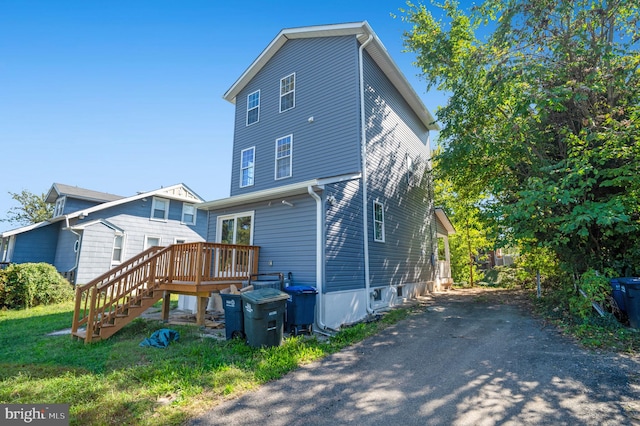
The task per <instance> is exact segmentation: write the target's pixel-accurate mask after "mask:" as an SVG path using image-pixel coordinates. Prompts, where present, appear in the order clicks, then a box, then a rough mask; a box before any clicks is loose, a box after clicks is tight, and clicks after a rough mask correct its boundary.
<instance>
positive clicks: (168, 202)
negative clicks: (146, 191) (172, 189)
mask: <svg viewBox="0 0 640 426" xmlns="http://www.w3.org/2000/svg"><path fill="white" fill-rule="evenodd" d="M159 201H163V202H166V204H165V205H166V206H167V208H166V209H165V211H164V218H162V219H161V218H157V217H153V212H154V211H155V210H156V202H159ZM170 206H171V202H170V201H169V200H168V199H167V198H160V197H153V202H152V203H151V218H150V219H151V220H157V221H159V222H166V221H167V219H168V218H169V207H170Z"/></svg>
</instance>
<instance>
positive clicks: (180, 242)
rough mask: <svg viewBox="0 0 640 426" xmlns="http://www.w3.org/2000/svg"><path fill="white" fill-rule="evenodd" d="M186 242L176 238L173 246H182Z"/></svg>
mask: <svg viewBox="0 0 640 426" xmlns="http://www.w3.org/2000/svg"><path fill="white" fill-rule="evenodd" d="M186 242H187V240H185V239H184V238H176V239H175V243H174V244H184V243H186Z"/></svg>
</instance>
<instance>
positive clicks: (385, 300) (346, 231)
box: [200, 22, 454, 329]
mask: <svg viewBox="0 0 640 426" xmlns="http://www.w3.org/2000/svg"><path fill="white" fill-rule="evenodd" d="M224 98H225V99H226V100H228V101H229V102H231V103H233V104H235V106H236V111H235V121H234V126H235V135H234V144H233V160H232V161H233V169H232V176H231V194H230V195H231V196H230V197H229V198H225V199H220V200H215V201H210V202H206V203H204V204H202V205H201V206H200V207H201V208H203V209H206V210H208V212H209V219H208V220H209V226H208V233H207V236H206V239H207V241H209V242H223V243H225V242H226V243H238V244H252V245H257V246H260V257H259V271H260V272H261V273H271V272H283V273H285V274H286V275H288V273H289V272H291V274H292V276H293V283H294V284H295V285H298V284H308V285H313V286H316V287H317V288H318V289H319V295H318V298H317V304H316V309H317V311H316V327H319V328H331V329H336V328H338V327H339V326H341V325H343V324H349V323H354V322H357V321H360V320H362V319H364V318H366V317H367V316H368V315H372V314H375V313H376V312H379V311H381V310H385V309H388V308H389V307H391V306H393V305H394V304H397V303H398V302H399V301H402V299H404V298H407V297H414V296H416V295H419V294H422V293H423V292H424V291H426V290H427V289H429V288H432V287H433V286H437V285H438V284H439V283H440V282H441V281H443V282H444V281H446V280H447V279H448V278H449V277H447V276H438V275H439V273H442V271H444V272H445V273H446V272H447V271H448V268H446V267H445V268H443V267H440V268H439V267H438V262H439V261H440V262H442V261H443V260H442V259H438V258H437V256H438V255H437V253H438V250H437V248H438V244H437V238H438V237H441V238H443V239H445V240H446V238H447V235H449V234H450V233H452V232H454V230H453V227H452V226H451V223H450V222H449V221H448V219H447V218H446V215H444V214H443V212H442V211H441V210H438V209H436V208H435V206H434V204H433V194H432V188H433V186H432V178H431V174H430V170H431V164H430V160H431V151H430V139H429V132H430V131H431V130H437V129H438V126H437V125H436V124H435V120H434V118H433V116H432V115H431V114H430V113H429V111H428V110H427V109H426V108H425V106H424V104H423V103H422V102H421V100H420V98H419V97H418V96H417V94H416V93H415V92H414V90H413V89H412V88H411V86H410V85H409V83H408V82H407V80H406V79H405V77H404V76H403V75H402V73H401V72H400V71H399V69H398V67H397V66H396V64H395V63H394V62H393V60H392V59H391V57H390V56H389V54H388V52H387V51H386V49H385V48H384V46H383V45H382V43H381V41H380V40H379V39H378V37H377V36H376V35H375V33H374V32H373V30H372V29H371V27H370V26H369V24H368V23H367V22H358V23H349V24H338V25H326V26H313V27H304V28H293V29H285V30H283V31H281V32H280V34H278V35H277V37H276V38H275V39H274V40H273V41H272V42H271V43H270V44H269V45H268V46H267V47H266V49H265V50H264V51H263V52H262V53H261V54H260V56H259V57H258V58H257V59H256V60H255V61H254V62H253V63H252V64H251V65H250V66H249V68H248V69H247V70H246V71H245V72H244V73H243V74H242V75H241V76H240V78H239V79H238V80H237V81H236V82H235V83H234V84H233V86H231V88H230V89H229V90H228V91H227V93H225V94H224ZM445 242H446V241H445ZM445 247H446V248H447V249H448V245H446V244H445ZM445 261H448V253H446V259H445Z"/></svg>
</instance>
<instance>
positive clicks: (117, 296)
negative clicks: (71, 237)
mask: <svg viewBox="0 0 640 426" xmlns="http://www.w3.org/2000/svg"><path fill="white" fill-rule="evenodd" d="M168 250H171V246H169V247H158V246H155V247H150V248H148V249H147V250H145V251H143V252H142V253H140V254H138V255H136V256H134V257H132V258H131V259H129V260H127V261H126V262H124V263H122V264H121V265H120V266H118V267H117V268H114V269H111V270H110V271H108V272H106V273H104V274H102V275H100V276H98V277H96V278H95V279H93V280H92V281H90V282H88V283H87V284H84V285H80V286H77V287H76V303H75V308H74V313H73V322H72V326H71V333H72V334H75V333H76V332H77V331H78V329H80V328H81V327H83V326H86V329H87V331H86V335H85V341H91V339H92V338H93V334H94V333H93V332H94V331H95V332H97V331H98V329H99V328H100V325H101V324H102V323H103V322H104V321H106V320H107V317H108V316H109V315H115V314H116V312H115V310H114V309H113V308H114V306H116V305H117V302H118V301H122V299H123V298H124V297H128V296H132V293H134V292H136V291H137V290H138V289H139V288H140V287H141V286H143V285H145V284H146V283H147V282H145V281H144V277H141V276H140V275H138V276H135V275H134V274H135V273H136V272H143V271H144V269H145V268H146V269H148V266H149V262H150V261H151V259H153V258H157V257H159V256H161V255H162V254H163V253H166V252H167V251H168ZM130 277H131V278H136V279H135V281H137V283H135V285H132V284H134V283H132V282H131V281H129V282H128V285H122V284H125V283H127V281H125V280H127V279H128V278H130ZM141 278H142V279H141ZM146 278H148V277H146ZM157 279H158V274H157V273H156V274H154V281H155V280H157ZM119 284H120V286H119V287H120V288H116V289H115V290H114V287H115V286H117V285H119ZM140 293H142V292H140ZM139 297H142V296H141V295H140V296H139ZM90 323H91V325H92V326H91V327H90V326H89V324H90Z"/></svg>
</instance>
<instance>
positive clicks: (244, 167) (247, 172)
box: [240, 147, 256, 188]
mask: <svg viewBox="0 0 640 426" xmlns="http://www.w3.org/2000/svg"><path fill="white" fill-rule="evenodd" d="M255 156H256V148H255V147H251V148H247V149H243V150H242V152H241V153H240V188H244V187H245V186H251V185H253V171H254V168H255Z"/></svg>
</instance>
